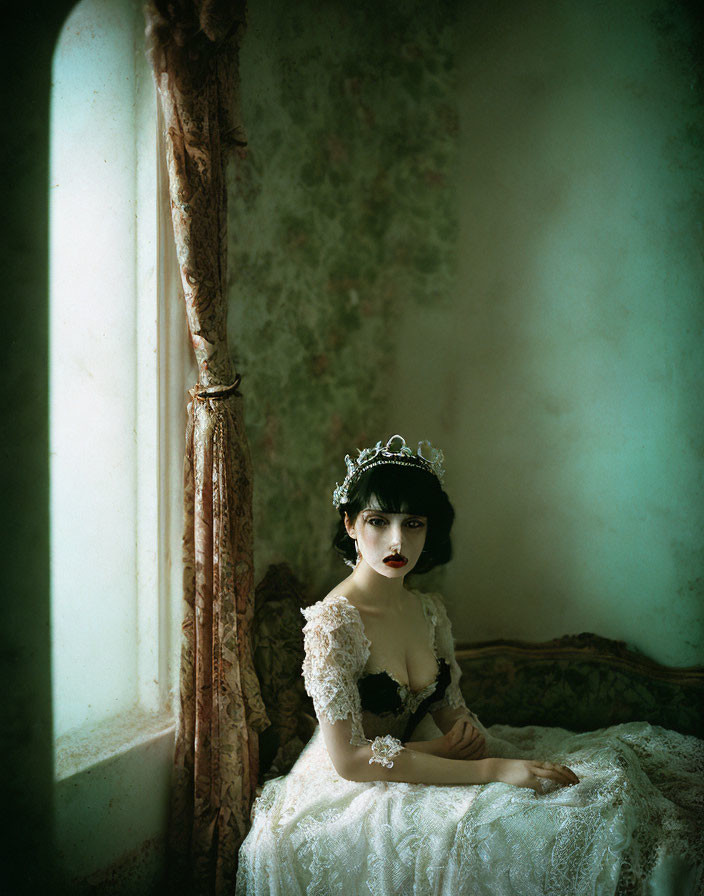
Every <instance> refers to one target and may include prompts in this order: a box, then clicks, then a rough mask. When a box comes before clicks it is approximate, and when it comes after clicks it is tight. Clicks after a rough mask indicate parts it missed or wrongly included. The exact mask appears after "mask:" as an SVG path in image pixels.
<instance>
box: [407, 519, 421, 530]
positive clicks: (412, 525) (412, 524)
mask: <svg viewBox="0 0 704 896" xmlns="http://www.w3.org/2000/svg"><path fill="white" fill-rule="evenodd" d="M406 525H407V526H408V528H409V529H422V528H423V527H424V526H425V523H424V522H423V520H407V521H406Z"/></svg>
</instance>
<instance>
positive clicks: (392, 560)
mask: <svg viewBox="0 0 704 896" xmlns="http://www.w3.org/2000/svg"><path fill="white" fill-rule="evenodd" d="M384 563H385V564H386V566H391V567H393V569H400V568H401V567H402V566H405V565H406V564H407V563H408V560H406V558H405V557H404V556H403V554H391V556H389V557H384Z"/></svg>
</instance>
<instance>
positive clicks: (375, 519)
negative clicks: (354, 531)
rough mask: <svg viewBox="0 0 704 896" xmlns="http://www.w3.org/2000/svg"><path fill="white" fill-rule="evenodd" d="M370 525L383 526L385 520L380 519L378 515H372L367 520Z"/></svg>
mask: <svg viewBox="0 0 704 896" xmlns="http://www.w3.org/2000/svg"><path fill="white" fill-rule="evenodd" d="M367 522H368V523H369V525H370V526H385V525H386V520H385V519H382V518H381V517H380V516H372V517H369V519H368V520H367Z"/></svg>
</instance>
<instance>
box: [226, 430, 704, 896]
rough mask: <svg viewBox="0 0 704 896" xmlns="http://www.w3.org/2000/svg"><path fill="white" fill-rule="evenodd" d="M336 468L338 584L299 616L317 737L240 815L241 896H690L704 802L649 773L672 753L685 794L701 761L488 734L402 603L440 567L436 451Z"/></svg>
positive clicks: (649, 743)
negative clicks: (417, 577)
mask: <svg viewBox="0 0 704 896" xmlns="http://www.w3.org/2000/svg"><path fill="white" fill-rule="evenodd" d="M345 460H346V463H347V475H346V477H345V480H344V482H343V483H342V485H338V486H337V487H336V489H335V492H334V496H333V503H334V504H335V506H336V507H337V508H338V510H339V513H340V524H339V529H338V533H337V536H336V538H335V547H336V549H337V550H338V552H339V553H340V554H341V555H342V556H343V558H344V559H345V561H346V562H347V563H348V564H349V565H351V566H352V567H353V571H352V573H351V575H349V576H348V577H347V578H346V579H344V580H343V581H342V582H340V584H339V585H338V586H337V587H336V588H334V589H333V590H332V591H331V592H330V593H329V594H328V595H327V596H326V597H325V598H324V599H323V600H321V601H319V602H318V603H317V604H314V605H313V606H312V607H309V608H308V609H306V610H303V613H304V616H305V617H306V620H307V621H306V625H305V627H304V636H305V652H306V655H305V661H304V665H303V675H304V679H305V684H306V689H307V691H308V693H309V694H310V695H311V697H312V698H313V703H314V706H315V711H316V714H317V717H318V721H319V728H318V729H317V731H316V733H315V734H314V736H313V737H312V738H311V741H310V742H309V744H308V745H307V747H306V748H305V750H304V751H303V753H302V754H301V756H300V757H299V759H298V761H297V762H296V764H295V766H294V767H293V769H292V770H291V772H290V773H289V774H288V775H287V776H285V777H281V778H277V779H275V780H274V781H271V782H269V783H268V784H267V785H266V786H265V788H264V791H263V794H262V796H261V797H260V799H259V800H258V801H257V803H256V804H255V807H254V811H253V825H252V830H251V831H250V834H249V835H248V837H247V839H246V840H245V842H244V844H243V846H242V849H241V850H240V865H239V871H238V879H237V894H238V896H263V894H267V896H268V894H275V893H281V894H285V896H293V894H304V893H305V894H313V893H316V894H318V893H320V894H335V893H341V894H342V893H345V894H363V893H372V894H377V896H392V894H393V896H406V894H408V896H410V894H414V896H422V894H448V896H449V894H452V896H457V894H465V893H466V894H472V896H479V894H484V893H486V894H491V896H497V894H506V896H523V894H525V896H528V894H535V896H544V894H555V896H568V894H574V896H581V894H586V893H595V894H607V893H608V894H613V893H616V892H618V893H624V894H625V893H641V892H642V893H646V892H647V893H653V894H657V893H660V892H662V893H673V894H675V893H677V894H680V893H682V894H684V893H689V892H691V893H692V894H694V893H697V892H698V887H699V886H700V885H701V882H702V866H701V840H699V841H698V840H697V837H696V836H695V835H694V831H695V830H696V823H697V820H696V810H697V808H701V802H698V800H699V801H701V790H699V791H698V793H699V796H698V797H697V796H696V795H695V796H691V797H690V804H689V805H687V806H679V805H677V804H676V803H675V802H674V801H673V799H672V798H671V797H672V794H671V793H669V792H668V788H667V787H664V788H663V789H662V790H659V789H658V788H657V787H656V786H655V785H654V784H653V783H652V782H651V780H650V778H649V774H651V773H652V774H653V775H655V774H656V773H658V772H659V773H660V774H661V777H662V766H663V757H664V756H666V751H667V750H668V749H669V750H672V749H674V750H676V751H678V752H679V756H680V760H681V765H680V768H679V769H678V774H679V781H680V784H681V783H682V780H683V776H684V779H686V778H687V776H689V777H690V778H691V784H692V788H691V790H692V792H693V793H696V792H697V791H696V787H697V780H696V765H697V762H698V761H701V744H699V742H697V741H696V739H695V738H687V737H685V736H683V735H678V734H676V733H674V732H666V731H663V729H654V728H652V726H650V725H646V724H639V723H638V724H632V725H621V726H618V727H617V728H614V729H607V730H606V731H601V732H595V733H593V734H571V733H569V732H566V731H563V730H561V729H544V728H543V729H540V728H525V729H506V730H505V731H504V730H503V729H499V726H495V728H494V729H492V732H487V731H486V730H485V729H484V727H483V726H482V725H481V723H480V722H479V720H478V719H477V718H476V716H474V715H473V714H472V713H471V712H470V711H469V710H468V709H467V707H466V706H465V703H464V700H463V698H462V694H461V691H460V687H459V677H460V671H459V667H458V665H457V663H456V661H455V657H454V650H453V639H452V631H451V628H450V622H449V619H448V617H447V613H446V612H445V609H444V606H443V603H442V601H441V600H440V598H439V597H438V596H437V595H432V594H423V593H421V592H418V591H414V590H411V589H408V588H407V587H406V585H405V578H406V576H407V575H408V574H409V573H410V572H411V571H415V572H416V573H422V572H427V571H428V570H430V569H432V568H433V567H434V566H436V565H438V564H440V563H445V562H447V561H448V560H449V559H450V556H451V545H450V528H451V525H452V521H453V516H454V513H453V510H452V507H451V505H450V502H449V500H448V498H447V496H446V494H445V492H444V491H443V489H442V476H443V470H442V461H443V458H442V454H441V452H439V451H437V450H435V449H433V448H432V447H431V446H429V445H428V443H421V445H419V447H418V451H417V452H413V451H412V450H411V449H410V448H409V447H408V446H406V444H405V441H404V440H403V439H402V438H401V437H400V436H393V437H392V438H391V439H389V441H388V442H387V443H386V444H385V445H384V444H382V443H381V442H379V443H377V445H376V446H375V447H374V448H371V449H366V450H365V451H361V452H360V453H359V457H358V458H356V459H355V460H352V459H350V457H349V456H348V457H347V458H346V459H345ZM424 720H425V721H424ZM431 720H432V721H431ZM433 725H434V726H435V727H434V732H433V731H432V730H431V729H432V728H433ZM498 730H500V731H501V733H502V734H504V735H506V736H505V738H501V737H499V736H497V731H498ZM568 756H569V766H568V765H566V764H565V763H566V762H567V761H568V758H567V757H568ZM577 773H579V776H578V774H577ZM664 777H665V778H667V775H665V776H664ZM665 783H667V781H665ZM428 785H433V786H428ZM670 789H672V788H670ZM663 831H665V832H666V833H663Z"/></svg>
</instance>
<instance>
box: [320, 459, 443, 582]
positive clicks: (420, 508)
mask: <svg viewBox="0 0 704 896" xmlns="http://www.w3.org/2000/svg"><path fill="white" fill-rule="evenodd" d="M374 498H375V499H376V501H377V503H378V506H379V509H380V510H381V511H386V513H408V514H417V515H418V516H425V517H427V518H428V534H427V536H426V539H425V546H424V548H423V553H422V554H421V555H420V557H419V559H418V563H416V565H415V567H414V568H413V570H412V572H413V573H424V572H430V570H431V569H434V568H435V567H436V566H441V565H442V564H443V563H447V562H448V561H449V560H450V559H451V557H452V542H451V540H450V529H451V528H452V523H453V520H454V518H455V511H454V509H453V507H452V504H450V499H449V498H448V497H447V495H446V494H445V492H444V491H443V488H442V486H441V485H440V481H439V480H438V478H437V477H436V476H435V475H434V474H433V473H430V472H428V471H427V470H424V469H423V468H422V467H420V466H417V465H415V464H411V463H409V464H379V465H378V466H376V467H372V468H371V469H369V470H367V471H366V472H365V473H362V474H360V475H359V476H358V477H357V478H356V479H354V480H353V482H352V483H351V485H350V487H349V490H348V500H347V502H346V503H345V504H342V505H341V506H340V508H339V513H340V521H339V523H338V525H337V530H336V532H335V537H334V539H333V547H334V549H335V550H336V551H337V553H338V554H339V555H340V556H341V557H342V558H343V560H349V561H351V562H352V563H354V562H355V560H356V559H357V552H356V550H355V544H354V540H353V539H351V538H350V537H349V535H348V534H347V530H346V528H345V513H347V514H348V515H349V518H350V520H351V522H353V523H354V521H355V520H356V519H357V516H358V514H359V513H360V511H362V510H364V509H365V508H366V507H369V505H370V504H371V502H372V499H374Z"/></svg>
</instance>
